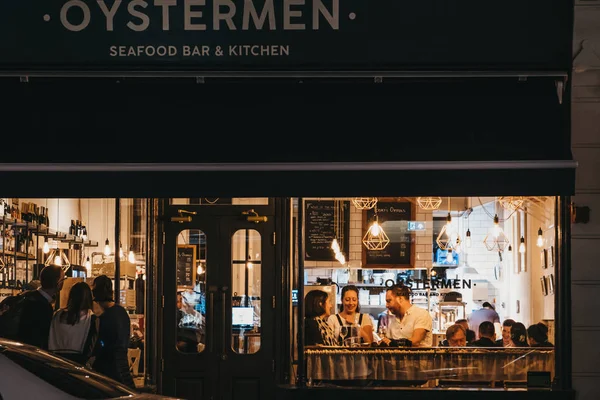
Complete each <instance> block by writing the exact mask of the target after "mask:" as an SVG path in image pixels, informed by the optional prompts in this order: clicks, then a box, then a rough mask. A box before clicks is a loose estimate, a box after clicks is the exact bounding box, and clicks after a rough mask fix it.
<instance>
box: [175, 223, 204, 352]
mask: <svg viewBox="0 0 600 400" xmlns="http://www.w3.org/2000/svg"><path fill="white" fill-rule="evenodd" d="M175 265H176V268H175V271H174V273H175V274H176V277H177V289H176V290H177V310H175V311H176V312H177V318H176V321H177V343H176V347H177V350H179V351H180V352H182V353H199V352H202V351H204V348H205V343H206V235H205V234H204V232H202V231H201V230H197V229H190V230H184V231H182V232H181V233H180V234H179V235H178V236H177V260H176V264H175Z"/></svg>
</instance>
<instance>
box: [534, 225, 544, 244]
mask: <svg viewBox="0 0 600 400" xmlns="http://www.w3.org/2000/svg"><path fill="white" fill-rule="evenodd" d="M536 245H537V247H544V232H543V231H542V227H541V226H540V229H538V237H537V242H536Z"/></svg>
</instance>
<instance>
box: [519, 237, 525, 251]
mask: <svg viewBox="0 0 600 400" xmlns="http://www.w3.org/2000/svg"><path fill="white" fill-rule="evenodd" d="M519 253H521V254H524V253H525V238H524V237H523V236H521V244H519Z"/></svg>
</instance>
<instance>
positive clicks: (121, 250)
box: [119, 242, 125, 259]
mask: <svg viewBox="0 0 600 400" xmlns="http://www.w3.org/2000/svg"><path fill="white" fill-rule="evenodd" d="M123 257H125V254H124V253H123V246H122V245H121V242H119V258H121V259H122V258H123Z"/></svg>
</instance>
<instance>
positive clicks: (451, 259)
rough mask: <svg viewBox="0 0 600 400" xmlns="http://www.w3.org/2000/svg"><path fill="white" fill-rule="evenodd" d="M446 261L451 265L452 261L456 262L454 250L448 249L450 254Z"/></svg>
mask: <svg viewBox="0 0 600 400" xmlns="http://www.w3.org/2000/svg"><path fill="white" fill-rule="evenodd" d="M446 261H448V262H449V263H451V262H452V261H454V256H453V254H452V249H448V254H447V255H446Z"/></svg>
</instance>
